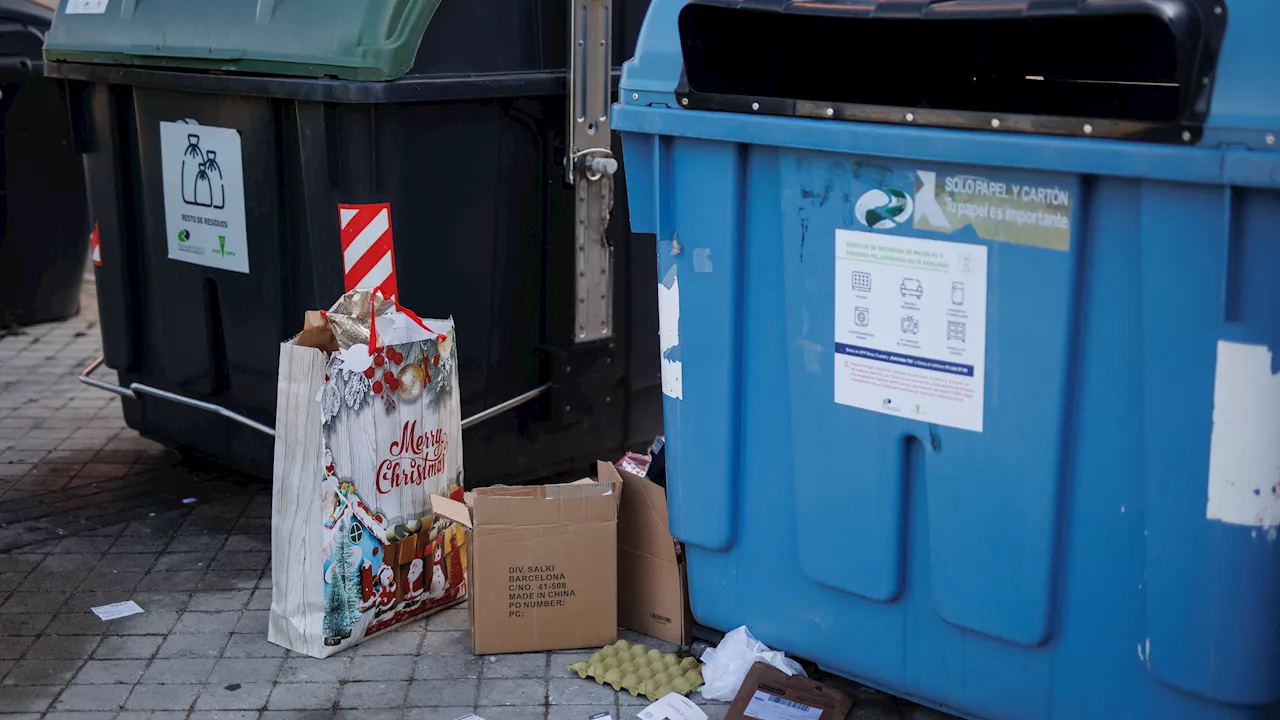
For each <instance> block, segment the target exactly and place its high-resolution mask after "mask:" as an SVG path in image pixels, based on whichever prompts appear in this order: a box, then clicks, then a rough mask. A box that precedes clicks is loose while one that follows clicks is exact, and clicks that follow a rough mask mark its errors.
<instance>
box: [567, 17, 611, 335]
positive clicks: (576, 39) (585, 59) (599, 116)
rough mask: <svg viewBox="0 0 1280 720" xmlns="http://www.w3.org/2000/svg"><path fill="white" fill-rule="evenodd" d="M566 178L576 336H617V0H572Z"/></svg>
mask: <svg viewBox="0 0 1280 720" xmlns="http://www.w3.org/2000/svg"><path fill="white" fill-rule="evenodd" d="M569 18H570V19H569V78H568V88H569V93H568V95H569V116H568V119H569V127H568V138H569V142H568V143H567V144H566V146H567V148H568V153H567V155H566V157H565V180H566V182H568V183H569V184H570V185H572V186H573V193H574V218H575V224H574V271H575V272H574V284H575V289H576V292H575V298H574V342H577V343H586V342H592V341H595V340H600V339H603V338H608V337H612V336H613V245H612V243H610V241H609V238H608V235H607V234H606V229H607V228H608V226H609V214H610V213H611V212H612V211H613V176H614V173H616V172H617V171H618V161H617V160H616V159H615V158H614V157H613V151H612V150H611V149H610V145H611V133H610V129H609V102H610V99H611V95H612V93H611V79H612V75H613V61H612V53H613V48H612V47H611V45H610V44H611V42H612V37H613V2H612V0H572V2H571V5H570V12H569Z"/></svg>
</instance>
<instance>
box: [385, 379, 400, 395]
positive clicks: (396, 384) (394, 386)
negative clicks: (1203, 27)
mask: <svg viewBox="0 0 1280 720" xmlns="http://www.w3.org/2000/svg"><path fill="white" fill-rule="evenodd" d="M387 387H389V388H391V390H392V392H394V391H396V390H399V389H400V381H399V380H397V379H396V378H391V379H390V380H388V381H387Z"/></svg>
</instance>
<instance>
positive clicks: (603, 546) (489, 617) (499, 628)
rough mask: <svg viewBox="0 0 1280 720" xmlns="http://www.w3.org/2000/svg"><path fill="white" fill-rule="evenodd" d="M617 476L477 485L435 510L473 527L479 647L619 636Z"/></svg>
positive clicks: (485, 650)
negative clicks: (467, 497) (466, 496)
mask: <svg viewBox="0 0 1280 720" xmlns="http://www.w3.org/2000/svg"><path fill="white" fill-rule="evenodd" d="M621 498H622V485H621V482H602V483H601V482H594V481H591V482H587V483H582V482H577V483H571V484H567V485H539V486H528V487H518V488H482V489H480V490H477V491H475V493H474V495H473V496H472V498H471V500H472V504H471V507H470V508H468V507H467V506H466V505H463V504H462V503H458V502H454V501H450V500H449V499H448V498H443V497H435V498H432V510H433V511H434V512H436V513H437V514H439V515H441V516H444V517H448V518H449V519H451V520H454V521H456V522H458V523H460V524H462V525H464V526H466V527H470V528H471V537H472V542H471V543H469V544H468V548H469V550H470V556H469V562H468V576H467V586H468V588H469V589H470V590H471V598H472V600H471V603H470V610H471V638H472V648H473V651H474V652H475V653H476V654H477V655H489V654H494V653H514V652H533V651H543V650H561V649H573V648H583V647H600V646H602V645H607V644H609V643H612V642H614V641H616V640H617V633H618V618H617V587H618V578H617V557H618V556H617V532H618V525H617V521H618V506H619V504H620V501H621Z"/></svg>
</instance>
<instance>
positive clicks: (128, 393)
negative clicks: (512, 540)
mask: <svg viewBox="0 0 1280 720" xmlns="http://www.w3.org/2000/svg"><path fill="white" fill-rule="evenodd" d="M102 363H103V359H102V358H98V359H97V360H94V361H93V362H91V363H89V366H88V367H86V368H85V369H84V370H81V371H80V382H82V383H84V384H85V385H88V386H89V387H92V388H97V389H99V390H102V391H105V392H109V393H113V394H115V395H119V396H120V397H127V398H130V399H132V400H137V399H138V396H139V395H149V396H151V397H156V398H160V399H162V400H168V401H170V402H175V403H178V404H179V405H186V406H188V407H193V408H197V409H200V410H204V411H205V412H210V413H213V414H215V415H221V416H222V417H225V418H227V419H228V420H232V421H235V422H238V423H240V424H241V425H244V426H246V427H251V428H253V429H254V430H257V431H258V432H260V433H263V434H265V435H269V436H271V437H275V436H276V429H275V428H273V427H271V426H270V425H263V424H262V423H260V422H258V421H257V420H254V419H252V418H248V417H245V416H244V415H241V414H240V413H237V412H233V411H231V410H228V409H227V408H224V407H222V406H221V405H215V404H213V403H211V402H205V401H204V400H197V399H195V398H191V397H187V396H186V395H179V394H178V393H175V392H169V391H168V390H161V389H160V388H155V387H151V386H150V385H144V384H143V383H130V384H129V386H128V387H125V386H124V385H119V384H117V383H113V382H111V381H109V380H99V379H97V378H95V377H93V373H94V372H96V371H97V369H98V368H100V367H102ZM549 389H551V383H545V384H543V385H539V386H538V387H536V388H534V389H532V390H530V391H529V392H526V393H523V394H520V395H517V396H515V397H513V398H511V399H510V400H505V401H503V402H500V403H498V404H497V405H494V406H493V407H490V408H486V409H484V410H481V411H480V412H478V413H476V414H475V415H471V416H469V417H466V418H463V420H462V429H463V430H466V429H467V428H469V427H471V426H473V425H478V424H479V423H482V422H484V421H485V420H488V419H489V418H491V417H494V416H497V415H501V414H502V413H504V412H506V411H508V410H511V409H513V408H516V407H519V406H520V405H523V404H525V403H527V402H529V401H530V400H533V399H535V398H537V397H539V396H540V395H542V394H543V393H545V392H546V391H547V390H549Z"/></svg>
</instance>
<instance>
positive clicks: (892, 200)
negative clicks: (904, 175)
mask: <svg viewBox="0 0 1280 720" xmlns="http://www.w3.org/2000/svg"><path fill="white" fill-rule="evenodd" d="M913 208H914V203H913V202H912V200H911V195H909V194H907V193H906V192H905V191H903V190H899V189H898V188H892V187H885V188H876V189H874V190H868V191H867V192H865V193H863V194H862V197H860V198H858V202H857V203H856V204H855V205H854V206H853V214H854V215H856V216H857V218H858V221H859V222H861V223H862V224H863V225H866V226H867V227H870V228H875V229H877V230H887V229H889V228H894V227H897V226H899V225H901V224H903V223H905V222H907V221H908V220H910V219H911V211H912V209H913Z"/></svg>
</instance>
